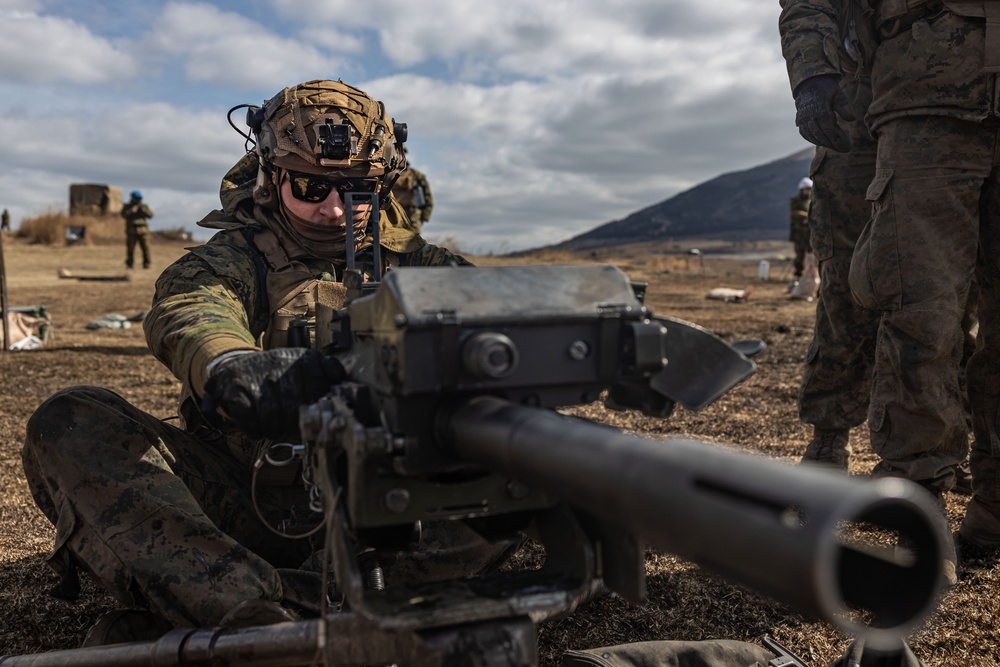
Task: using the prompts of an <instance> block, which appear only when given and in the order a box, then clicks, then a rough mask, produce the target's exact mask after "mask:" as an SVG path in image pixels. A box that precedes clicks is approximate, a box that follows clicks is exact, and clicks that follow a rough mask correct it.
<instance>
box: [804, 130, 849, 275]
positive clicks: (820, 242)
mask: <svg viewBox="0 0 1000 667" xmlns="http://www.w3.org/2000/svg"><path fill="white" fill-rule="evenodd" d="M828 152H829V149H828V148H824V147H822V146H819V147H817V148H816V157H814V158H813V161H812V163H811V164H810V165H809V178H811V179H812V180H813V190H812V193H813V194H812V202H811V203H810V205H809V236H810V243H811V245H812V249H813V253H814V254H815V255H816V259H817V260H818V261H821V262H822V261H824V260H827V259H830V258H831V257H833V228H832V226H831V223H832V222H833V218H834V216H833V215H832V214H831V212H830V200H831V197H833V196H834V195H833V193H832V192H830V187H829V185H828V182H827V181H828V180H829V179H828V178H824V177H823V174H822V167H823V163H824V161H826V156H827V153H828ZM827 167H828V169H829V165H827ZM840 224H842V223H840Z"/></svg>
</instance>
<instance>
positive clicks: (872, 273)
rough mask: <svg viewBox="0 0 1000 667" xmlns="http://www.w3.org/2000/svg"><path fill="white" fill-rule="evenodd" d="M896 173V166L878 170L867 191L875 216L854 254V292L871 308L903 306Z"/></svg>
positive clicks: (857, 297) (862, 303)
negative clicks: (895, 184)
mask: <svg viewBox="0 0 1000 667" xmlns="http://www.w3.org/2000/svg"><path fill="white" fill-rule="evenodd" d="M892 175H893V172H892V169H876V170H875V178H874V179H873V180H872V182H871V185H870V186H868V193H867V194H866V195H865V199H867V200H868V201H869V202H871V204H872V217H871V219H869V221H868V224H867V225H865V228H864V231H862V232H861V236H860V238H858V243H857V245H856V246H855V248H854V256H853V257H852V258H851V271H850V276H849V278H848V280H849V282H850V285H851V292H852V293H853V294H854V298H855V299H856V300H857V302H858V303H859V304H861V305H862V306H863V307H865V308H868V309H870V310H899V308H900V305H901V303H902V298H903V296H902V295H903V281H902V278H901V275H900V268H899V250H898V248H899V243H898V238H897V236H898V234H897V228H896V209H895V206H894V204H893V199H892V187H891V186H892Z"/></svg>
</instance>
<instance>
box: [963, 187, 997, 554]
mask: <svg viewBox="0 0 1000 667" xmlns="http://www.w3.org/2000/svg"><path fill="white" fill-rule="evenodd" d="M982 211H983V221H982V226H981V228H980V250H979V265H978V271H977V273H976V282H977V284H978V286H979V339H978V343H977V345H976V351H975V353H974V354H973V355H972V358H971V359H970V360H969V363H968V366H967V369H966V377H967V382H968V391H969V402H970V404H971V408H972V419H973V428H974V432H975V440H974V442H973V445H972V452H971V456H970V464H971V468H972V488H973V494H974V495H973V498H972V500H971V502H970V503H969V506H968V509H967V510H966V515H965V518H964V520H963V522H962V527H961V529H960V531H959V532H960V534H961V535H962V537H963V538H964V539H965V540H967V541H970V542H973V543H976V544H981V545H984V546H1000V319H998V318H1000V175H998V174H997V173H996V172H994V173H993V175H992V177H991V178H990V180H989V181H987V183H986V185H985V187H984V189H983V198H982Z"/></svg>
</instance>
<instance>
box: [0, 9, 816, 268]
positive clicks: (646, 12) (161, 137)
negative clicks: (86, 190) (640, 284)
mask: <svg viewBox="0 0 1000 667" xmlns="http://www.w3.org/2000/svg"><path fill="white" fill-rule="evenodd" d="M15 2H17V0H0V14H3V13H4V12H8V13H10V12H14V11H15V9H16V10H18V11H19V12H20V13H19V14H17V15H18V16H22V17H25V18H24V19H23V20H25V21H27V22H28V24H30V25H31V26H33V27H32V29H33V30H36V33H35V35H36V36H35V37H34V39H35V42H33V43H34V44H37V43H46V42H38V39H39V37H38V34H39V33H44V32H45V31H44V30H42V29H41V28H40V27H39V26H43V25H46V24H44V21H45V20H51V21H52V22H54V23H55V24H57V27H58V28H60V29H62V30H64V31H68V33H69V35H70V36H63V38H62V39H63V40H64V41H67V40H68V43H74V44H78V45H83V46H84V47H86V46H88V44H89V45H90V50H89V51H88V49H87V48H83V49H82V50H81V51H80V52H81V53H83V54H84V56H85V57H84V58H79V60H81V63H77V62H75V60H74V58H75V56H76V54H75V53H74V54H73V56H74V57H68V56H66V54H62V55H61V56H60V58H62V60H66V61H73V62H68V64H66V63H62V62H61V61H59V60H58V59H55V60H56V62H57V64H58V65H59V66H61V67H63V68H64V69H65V68H66V67H69V68H70V70H68V71H73V68H74V67H79V68H82V70H83V71H87V67H90V68H91V69H102V71H112V72H113V71H114V68H110V70H109V69H108V68H97V66H96V65H94V63H99V62H100V60H99V58H96V57H95V56H94V55H93V53H98V54H100V53H103V52H102V51H101V50H100V49H98V48H97V47H95V46H94V45H95V44H96V45H103V47H104V48H105V49H106V53H107V54H110V55H109V56H108V57H110V58H112V60H114V59H115V58H117V59H118V60H114V62H126V63H128V64H129V65H130V66H131V67H133V70H131V71H132V72H135V71H137V70H138V69H141V70H142V72H143V76H136V77H134V82H135V85H136V88H137V90H136V91H135V92H134V93H132V91H129V97H128V98H125V99H123V97H122V95H121V94H119V95H118V96H111V95H106V94H105V92H106V87H107V86H106V83H102V82H94V85H92V86H89V87H88V86H87V85H79V86H76V87H73V88H70V87H59V88H57V87H54V86H51V85H48V86H46V85H38V84H46V83H51V82H52V81H53V79H52V78H51V77H52V76H54V74H53V72H55V71H56V70H58V69H59V67H57V66H56V65H54V64H53V63H49V65H48V66H47V67H46V68H42V70H41V72H40V73H34V72H32V71H31V70H30V69H25V68H28V67H31V66H33V65H32V63H28V62H26V61H27V60H28V59H29V58H31V59H38V58H39V57H40V58H41V59H42V60H44V59H45V58H47V57H48V56H47V54H41V56H39V54H37V53H34V52H33V51H37V50H38V49H37V47H31V48H28V45H27V44H26V42H23V41H22V42H19V41H17V40H19V39H20V37H19V36H18V35H14V34H11V35H8V38H7V40H6V42H7V44H5V43H4V39H3V38H2V35H4V34H5V32H4V31H6V33H12V31H13V29H12V28H10V27H9V26H8V25H7V24H8V23H10V21H6V22H5V21H0V92H2V93H4V94H3V95H0V98H3V99H4V100H5V104H6V107H4V106H2V105H0V114H3V123H0V166H3V167H4V168H5V169H7V172H5V173H17V174H33V175H34V174H36V173H37V174H44V173H46V172H47V171H48V172H50V177H49V179H48V180H49V181H50V182H51V183H52V184H53V185H52V188H53V190H52V192H51V193H48V192H46V193H45V194H41V193H40V192H39V191H38V189H37V188H36V189H35V190H33V191H32V192H31V194H30V197H29V196H28V195H19V194H18V190H17V189H12V188H9V187H7V184H6V182H5V183H3V184H0V196H9V197H10V199H9V200H6V201H10V202H11V204H12V205H13V206H20V207H22V208H23V209H27V208H31V207H34V206H38V205H41V202H44V201H47V199H46V198H47V197H51V198H52V200H53V201H57V202H59V203H60V204H62V202H64V201H65V187H66V185H67V184H68V183H69V182H71V181H73V180H87V181H98V182H109V183H113V184H116V185H121V186H122V187H123V188H125V189H131V188H133V187H139V188H140V189H142V190H143V191H144V192H147V193H149V196H150V197H151V203H153V197H154V196H155V199H156V203H157V205H156V207H155V208H156V209H157V217H156V219H155V220H154V223H153V224H154V227H156V226H158V225H163V226H179V225H181V224H184V225H187V226H190V223H191V222H192V220H193V219H195V218H200V217H201V215H202V214H204V212H205V211H206V210H207V209H208V208H212V207H215V206H217V205H218V203H217V197H216V192H217V187H218V182H219V180H220V178H221V177H222V175H223V173H224V172H225V171H226V169H227V168H228V167H229V166H230V165H231V164H232V163H233V162H234V161H235V160H236V159H237V158H238V157H239V155H240V154H241V152H242V146H243V141H242V139H240V138H239V137H238V136H237V135H236V134H235V133H234V132H233V131H232V129H231V128H229V127H228V125H227V124H226V122H225V117H224V114H225V109H227V108H229V106H231V105H232V104H235V103H237V102H259V101H261V100H262V99H264V98H265V97H269V96H270V95H272V94H274V93H276V92H277V91H278V90H280V89H281V88H282V87H284V86H286V85H290V84H293V83H297V82H300V81H305V80H307V79H310V78H323V77H326V78H337V77H342V78H344V79H345V80H347V81H349V82H351V83H356V84H357V85H359V86H360V87H361V88H363V89H365V90H367V91H368V92H370V93H371V94H372V95H373V96H375V97H377V98H379V99H382V100H383V101H385V102H386V104H387V106H388V109H389V112H390V114H391V115H393V116H394V117H396V118H397V119H398V120H400V121H403V122H407V123H408V124H409V126H410V134H411V140H410V146H411V157H412V158H414V159H415V160H417V162H416V164H417V166H418V167H420V168H422V169H423V170H424V171H425V172H426V173H427V175H428V178H429V179H430V181H431V187H432V189H433V190H434V194H435V211H434V216H433V218H432V220H431V223H430V225H429V226H428V228H427V231H428V232H429V233H430V234H431V235H432V236H450V237H454V238H457V239H458V240H459V242H460V244H462V245H464V246H466V247H474V248H476V249H488V248H490V247H492V248H494V249H496V248H500V247H502V248H503V249H515V248H521V247H528V246H538V245H542V244H544V243H550V242H554V241H559V240H563V239H565V238H568V237H570V236H573V235H575V234H578V233H582V232H584V231H587V230H589V229H592V228H593V227H595V226H597V225H600V224H602V223H605V222H608V221H610V220H612V219H617V218H622V217H624V216H626V215H628V214H629V213H631V212H633V211H635V210H637V209H640V208H644V207H646V206H649V205H652V204H654V203H657V202H659V201H662V200H663V199H666V198H667V197H669V196H671V195H673V194H676V193H677V192H679V191H680V190H683V189H685V188H687V187H690V186H693V185H696V184H697V183H699V182H702V181H704V180H706V179H708V178H711V177H714V176H716V175H718V174H720V173H722V172H725V171H733V170H736V169H744V168H747V167H750V166H754V165H756V164H761V163H763V162H767V161H770V160H772V159H775V158H778V157H781V156H783V155H787V154H789V153H792V152H794V151H795V150H798V149H800V148H802V147H803V143H802V141H801V139H800V138H799V137H798V135H797V133H796V131H795V128H794V124H793V120H792V117H793V114H794V109H793V105H792V101H791V95H790V94H789V91H788V83H787V80H786V76H785V68H784V63H783V61H782V59H781V55H780V49H779V44H778V35H777V15H778V11H779V8H778V7H777V3H776V2H775V3H767V2H759V1H757V0H718V1H717V2H704V0H670V1H669V2H663V0H622V2H617V3H614V6H613V7H611V6H610V5H609V4H608V3H607V2H606V1H605V0H576V1H575V2H569V0H552V1H551V2H545V3H539V2H537V0H504V1H503V2H499V1H496V2H491V1H489V0H483V1H482V2H477V3H472V2H467V1H466V0H422V1H421V2H419V3H412V2H407V3H404V2H402V1H401V0H369V1H368V2H365V3H357V2H349V1H348V0H324V2H322V3H316V2H313V1H312V0H308V1H307V0H270V7H271V8H272V16H267V15H266V12H265V11H264V10H263V9H262V8H264V7H266V6H267V5H266V4H264V3H251V6H249V7H246V8H245V11H243V6H242V5H239V4H237V3H235V2H234V1H232V0H217V1H212V2H210V1H202V2H184V1H173V2H166V3H164V4H162V6H161V5H156V4H151V5H148V6H144V7H145V11H146V13H147V14H149V15H152V16H155V18H154V19H152V20H146V21H143V22H141V25H142V26H143V27H142V28H140V29H138V30H137V31H136V32H135V33H134V36H133V35H131V34H130V35H129V36H127V37H124V38H118V39H116V40H113V41H107V40H105V39H104V38H102V37H98V36H96V35H98V34H102V33H101V32H100V31H101V30H106V31H110V32H112V33H114V30H110V29H109V28H108V27H107V26H106V25H95V26H91V28H90V29H88V28H87V27H86V26H84V25H82V24H80V23H74V22H72V21H70V20H68V19H66V18H60V17H58V16H55V15H54V16H51V17H48V18H47V19H46V18H45V17H42V16H40V15H39V12H40V9H39V4H40V3H38V2H33V1H32V0H23V1H21V2H17V4H16V6H15V4H14V3H15ZM52 6H53V7H55V6H56V5H52ZM98 9H101V8H100V7H99V8H98ZM54 11H55V10H53V12H54ZM104 11H109V10H104ZM82 15H83V14H81V16H82ZM79 20H80V21H84V20H85V19H79ZM70 37H73V38H74V39H75V40H76V41H75V42H74V39H70ZM88 39H89V40H90V41H89V42H88ZM12 41H13V43H15V44H20V50H19V52H18V56H17V57H18V58H20V59H21V60H22V61H25V62H23V63H22V65H20V66H19V69H11V68H10V67H9V65H8V59H7V58H6V57H2V54H4V53H5V52H4V49H5V48H9V46H8V45H9V44H10V43H11V42H12ZM22 51H23V53H22ZM124 53H131V54H134V57H135V59H136V60H135V63H131V61H129V60H128V59H127V58H126V57H125V56H124V55H123V54H124ZM86 63H89V64H86ZM8 70H11V71H13V72H14V75H11V74H10V73H9V72H8ZM15 75H16V77H20V78H11V77H12V76H15ZM76 76H77V79H78V80H79V81H78V82H81V81H82V83H84V84H86V83H87V82H86V80H85V79H81V78H80V75H79V74H77V75H76ZM126 76H127V74H122V73H121V72H119V73H117V74H114V75H113V76H110V77H108V79H106V80H109V79H115V78H118V79H123V78H125V77H126ZM365 79H367V80H365ZM5 80H6V81H5ZM60 81H61V80H60ZM5 83H6V85H5ZM33 84H34V85H33ZM121 92H122V91H119V93H121ZM63 96H65V99H63ZM220 107H221V110H220ZM102 110H103V111H102ZM239 117H240V118H242V114H239ZM53 138H58V141H56V140H54V139H53ZM36 170H37V171H36ZM32 177H33V176H32ZM26 178H27V177H26ZM15 180H16V179H15ZM29 180H30V179H29Z"/></svg>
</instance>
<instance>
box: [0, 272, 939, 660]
mask: <svg viewBox="0 0 1000 667" xmlns="http://www.w3.org/2000/svg"><path fill="white" fill-rule="evenodd" d="M314 338H315V344H316V346H317V347H319V348H321V349H323V350H324V351H326V352H328V353H329V354H332V355H335V356H337V357H338V358H339V359H340V360H341V361H342V363H343V364H344V366H345V368H346V370H347V371H348V374H349V378H350V379H349V381H347V382H345V383H343V384H341V385H338V386H337V387H334V388H333V389H332V391H331V393H330V394H329V395H328V396H326V397H325V398H323V399H322V400H320V401H319V402H317V403H315V404H313V405H309V406H304V407H303V408H302V410H301V418H300V427H301V433H302V442H303V446H302V447H298V448H295V449H294V451H295V452H296V453H297V455H298V456H300V457H301V463H302V465H303V478H304V479H305V480H306V484H307V485H308V486H309V487H310V489H311V490H312V492H313V495H314V497H315V498H316V503H315V509H316V510H317V512H319V513H320V514H321V516H322V523H323V527H324V528H325V540H326V542H325V547H326V548H325V550H324V551H325V554H326V556H327V557H328V558H329V561H330V563H329V570H331V571H332V574H333V578H334V580H335V582H336V586H337V589H338V591H339V592H340V593H341V594H342V595H343V608H342V609H341V610H333V609H329V610H327V611H326V612H325V613H323V614H321V616H320V617H319V618H316V619H311V620H304V621H299V622H291V623H281V624H277V625H273V626H264V627H259V628H251V629H242V630H234V629H226V628H208V629H199V630H183V629H181V630H174V631H172V632H170V633H168V634H167V635H165V636H164V637H162V638H161V639H160V640H158V641H156V642H149V643H145V644H127V645H117V646H107V647H95V648H87V649H79V650H73V651H63V652H53V653H48V654H40V655H35V656H17V657H13V658H6V659H0V667H15V666H17V667H21V666H23V665H35V666H41V665H63V664H66V665H68V664H73V665H123V666H124V665H139V664H143V665H146V664H149V665H209V664H213V665H214V664H226V665H255V666H260V665H309V664H324V665H358V664H369V665H379V664H397V665H400V666H411V665H413V666H420V667H423V666H425V665H426V666H427V667H431V666H436V665H457V664H461V665H475V666H477V667H478V666H483V667H486V666H490V667H492V666H494V665H497V666H499V665H505V666H506V665H524V666H528V665H534V664H536V663H537V649H536V636H535V630H534V628H535V624H536V623H537V622H539V621H542V620H544V619H548V618H552V617H554V616H557V615H562V614H566V613H569V612H571V611H573V610H574V609H575V608H576V606H577V605H578V604H580V603H581V602H582V601H584V600H586V599H587V598H588V597H589V596H591V595H593V594H594V592H595V591H598V590H601V589H602V587H607V588H608V589H611V590H614V591H616V592H618V593H619V594H621V595H622V596H623V597H624V598H626V599H628V600H630V601H634V602H638V601H640V600H641V599H642V598H643V595H644V593H645V571H644V554H645V545H646V544H648V545H650V546H652V547H654V548H656V549H660V550H663V551H666V552H670V553H673V554H676V555H678V556H681V557H683V558H686V559H688V560H690V561H692V562H694V563H697V564H700V565H703V566H705V567H706V568H709V569H712V570H714V571H716V572H718V573H720V574H722V575H724V576H726V577H728V578H729V579H731V580H733V581H735V582H738V583H742V584H745V585H748V586H750V587H751V588H754V589H756V590H758V591H761V592H763V593H765V594H768V595H771V596H773V597H774V598H776V599H777V600H779V601H781V602H784V603H786V604H788V605H790V606H791V607H793V608H794V609H796V610H797V611H800V612H803V613H806V614H809V615H812V616H817V617H819V618H823V619H826V620H829V621H831V622H833V623H835V624H836V625H838V626H839V627H840V628H842V629H844V630H847V631H849V632H852V633H854V634H856V635H858V636H860V637H862V638H864V639H865V641H866V642H867V643H868V645H869V646H872V647H885V648H887V649H893V648H897V647H898V646H899V643H900V638H901V637H903V636H904V635H905V634H907V633H908V632H909V631H910V630H911V629H913V628H914V627H915V626H916V625H917V624H918V623H919V622H920V621H921V620H922V619H923V618H924V617H925V615H926V614H927V613H929V611H930V610H931V608H932V607H933V605H934V603H935V600H936V596H937V592H938V586H939V581H940V567H941V554H942V549H941V542H940V540H941V537H940V536H939V535H938V532H937V531H936V530H935V528H934V525H935V524H934V520H933V519H932V517H933V513H934V512H935V511H936V510H935V509H934V507H933V504H932V501H931V500H930V498H929V496H928V495H927V494H926V492H925V491H923V490H922V489H920V488H918V487H917V486H916V485H913V484H910V483H908V482H906V481H903V480H882V481H877V482H871V481H860V480H857V479H850V478H848V477H845V476H842V475H838V474H835V473H830V472H828V471H824V470H816V469H810V468H808V467H803V466H798V467H796V466H791V465H788V464H785V463H781V462H776V461H771V460H768V459H766V458H763V457H760V456H753V455H750V454H747V453H739V452H736V451H733V450H730V449H726V448H722V447H718V446H714V445H710V444H708V443H705V442H699V441H696V440H694V439H691V438H685V437H671V438H666V439H663V440H654V439H647V438H642V437H638V436H634V435H629V434H626V433H623V432H621V431H618V430H616V429H612V428H610V427H607V426H604V425H599V424H595V423H592V422H589V421H587V420H583V419H578V418H573V417H570V416H566V415H564V414H562V413H559V412H557V411H556V410H554V409H553V408H558V407H564V406H573V405H581V404H587V403H590V402H593V401H595V400H598V399H599V398H601V397H604V400H605V401H606V402H607V403H608V404H609V405H611V406H613V407H617V408H622V409H630V408H632V409H639V410H642V411H643V412H645V413H647V414H650V415H655V416H667V415H669V414H670V412H671V409H672V408H673V406H674V404H675V403H679V404H681V405H683V406H685V407H687V408H691V409H699V408H702V407H704V406H706V405H708V404H710V403H711V402H712V401H714V400H715V399H716V398H718V397H719V396H720V395H722V394H723V393H725V392H726V391H728V390H729V389H730V388H732V387H733V386H735V385H736V384H738V383H739V382H741V381H742V380H744V379H745V378H747V377H749V376H750V375H751V374H752V373H753V371H754V364H753V362H752V361H750V360H749V359H748V358H747V357H746V356H745V355H744V354H742V353H741V352H740V351H739V350H737V349H736V347H734V346H731V345H729V344H727V343H725V342H724V341H722V340H721V339H719V338H717V337H715V336H714V335H712V334H711V333H709V332H707V331H705V330H703V329H701V328H699V327H697V326H694V325H692V324H688V323H685V322H682V321H679V320H675V319H670V318H658V317H654V316H653V314H652V313H651V312H650V311H649V310H648V309H647V308H646V307H645V306H644V305H643V303H642V302H641V301H640V300H639V299H638V298H637V297H636V290H635V289H634V287H633V285H632V284H631V283H630V282H629V280H628V279H627V278H626V276H625V275H624V274H623V273H622V272H621V271H619V270H618V269H616V268H614V267H612V266H597V265H590V266H562V267H556V266H547V267H516V268H476V269H471V268H458V267H448V268H421V269H399V270H396V271H392V272H390V273H388V274H387V275H386V276H385V277H384V280H383V281H382V283H381V285H380V286H379V287H378V289H377V290H375V291H374V292H373V293H370V294H368V295H367V296H363V297H360V298H357V299H355V300H354V301H352V302H351V303H350V304H349V306H348V307H347V308H346V309H342V310H336V311H334V310H325V311H322V312H320V313H318V315H317V325H316V331H315V334H314ZM457 523H461V524H464V525H465V526H468V527H471V528H472V529H473V530H474V531H475V533H476V534H478V535H480V536H481V537H482V538H483V539H484V540H485V541H486V542H488V543H490V544H498V545H503V544H517V541H518V539H519V536H521V535H525V534H527V535H530V536H532V537H533V538H535V539H536V540H537V541H538V542H539V543H540V544H541V545H542V546H543V547H544V553H545V560H544V565H543V566H542V567H541V568H525V569H519V568H513V569H512V568H507V569H503V568H501V569H500V570H499V571H493V572H488V573H482V574H476V575H475V576H461V577H453V578H448V579H445V580H438V581H425V582H421V581H412V580H401V581H392V579H391V576H390V577H389V581H388V585H384V586H383V585H382V579H381V576H380V575H381V574H382V566H383V565H386V564H387V563H388V562H389V561H391V560H392V559H393V558H396V557H397V555H399V554H405V553H406V551H407V549H408V547H409V545H411V544H412V541H413V539H414V533H415V531H420V530H427V529H428V528H429V527H431V526H451V525H455V524H457ZM897 543H898V544H897ZM900 545H902V546H900Z"/></svg>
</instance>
